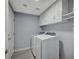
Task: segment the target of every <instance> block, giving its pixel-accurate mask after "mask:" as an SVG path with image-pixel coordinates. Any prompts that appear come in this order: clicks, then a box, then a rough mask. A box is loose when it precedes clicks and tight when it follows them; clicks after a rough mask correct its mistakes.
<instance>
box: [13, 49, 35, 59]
mask: <svg viewBox="0 0 79 59" xmlns="http://www.w3.org/2000/svg"><path fill="white" fill-rule="evenodd" d="M12 59H34V57H33V55H32V53H31V50H26V51H20V52H15V53H14V54H13V56H12Z"/></svg>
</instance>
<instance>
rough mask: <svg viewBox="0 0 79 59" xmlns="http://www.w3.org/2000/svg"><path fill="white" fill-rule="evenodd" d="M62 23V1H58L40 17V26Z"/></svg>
mask: <svg viewBox="0 0 79 59" xmlns="http://www.w3.org/2000/svg"><path fill="white" fill-rule="evenodd" d="M61 21H62V0H58V1H56V2H55V3H54V4H52V6H51V7H50V8H48V9H47V10H46V11H45V12H44V13H42V14H41V15H40V25H41V26H42V25H48V24H53V23H57V22H61Z"/></svg>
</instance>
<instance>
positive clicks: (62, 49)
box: [59, 41, 66, 59]
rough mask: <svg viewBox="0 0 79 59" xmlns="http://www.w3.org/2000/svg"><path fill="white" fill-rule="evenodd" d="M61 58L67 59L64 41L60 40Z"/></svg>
mask: <svg viewBox="0 0 79 59" xmlns="http://www.w3.org/2000/svg"><path fill="white" fill-rule="evenodd" d="M59 59H66V58H65V53H64V44H63V42H62V41H59Z"/></svg>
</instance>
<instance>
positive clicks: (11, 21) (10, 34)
mask: <svg viewBox="0 0 79 59" xmlns="http://www.w3.org/2000/svg"><path fill="white" fill-rule="evenodd" d="M8 43H9V59H11V56H12V54H13V52H14V14H13V12H12V10H11V8H10V7H9V23H8Z"/></svg>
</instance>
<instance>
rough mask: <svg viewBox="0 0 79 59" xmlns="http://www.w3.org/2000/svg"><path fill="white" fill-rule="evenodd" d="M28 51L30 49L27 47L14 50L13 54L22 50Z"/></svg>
mask: <svg viewBox="0 0 79 59" xmlns="http://www.w3.org/2000/svg"><path fill="white" fill-rule="evenodd" d="M29 49H31V48H30V47H28V48H21V49H15V52H19V51H23V50H29Z"/></svg>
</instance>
